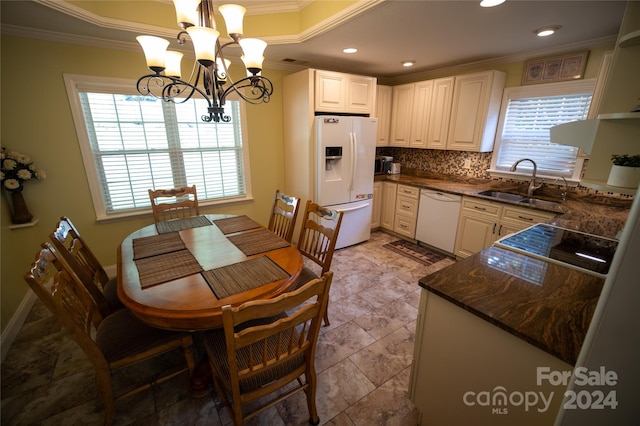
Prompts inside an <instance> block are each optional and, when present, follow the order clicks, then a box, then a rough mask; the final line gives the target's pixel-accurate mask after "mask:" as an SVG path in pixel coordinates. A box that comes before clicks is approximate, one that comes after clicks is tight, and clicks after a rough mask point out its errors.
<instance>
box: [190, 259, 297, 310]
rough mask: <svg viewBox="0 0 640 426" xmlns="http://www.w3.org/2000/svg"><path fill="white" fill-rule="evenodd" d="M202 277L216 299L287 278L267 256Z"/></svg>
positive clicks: (210, 272) (235, 264) (222, 268)
mask: <svg viewBox="0 0 640 426" xmlns="http://www.w3.org/2000/svg"><path fill="white" fill-rule="evenodd" d="M202 276H203V277H204V279H205V280H206V281H207V284H209V287H211V290H212V291H213V294H215V295H216V297H217V298H218V299H223V298H225V297H228V296H231V295H233V294H237V293H242V292H243V291H247V290H252V289H254V288H257V287H260V286H262V285H265V284H268V283H271V282H274V281H278V280H281V279H283V278H287V277H289V274H288V273H287V271H285V270H284V269H282V268H281V267H280V266H278V265H277V264H276V263H275V262H274V261H273V260H271V259H270V258H269V257H267V256H261V257H256V258H255V259H250V260H245V261H244V262H239V263H234V264H233V265H228V266H223V267H220V268H215V269H211V270H209V271H204V272H203V273H202Z"/></svg>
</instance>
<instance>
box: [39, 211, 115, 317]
mask: <svg viewBox="0 0 640 426" xmlns="http://www.w3.org/2000/svg"><path fill="white" fill-rule="evenodd" d="M49 239H50V240H51V242H52V243H53V245H54V247H55V248H56V250H57V253H58V254H59V255H61V256H62V257H63V258H64V260H65V262H66V263H67V264H68V265H69V266H70V267H71V268H72V269H73V271H74V272H75V273H76V275H78V277H79V278H80V280H81V281H82V284H84V286H85V288H86V289H87V291H88V292H89V294H90V295H91V297H93V299H94V301H95V302H96V304H97V305H98V309H100V313H101V315H102V316H103V317H107V316H108V315H110V314H111V313H113V312H115V311H117V310H118V309H122V308H123V307H124V305H123V304H122V302H121V301H120V299H118V294H117V287H118V278H117V277H113V278H109V276H108V275H107V273H106V272H105V270H104V268H103V266H102V264H101V263H100V261H99V260H98V258H97V257H96V256H95V255H94V254H93V251H91V249H90V248H89V245H88V244H87V243H86V241H85V240H84V239H83V238H82V237H81V236H80V232H79V231H78V229H77V228H76V227H75V226H74V224H73V223H72V222H71V219H69V218H68V217H66V216H62V217H61V218H60V221H59V222H58V223H57V224H56V228H55V229H54V230H53V232H52V233H51V234H49Z"/></svg>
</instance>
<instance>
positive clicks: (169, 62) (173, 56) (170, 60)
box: [164, 50, 183, 78]
mask: <svg viewBox="0 0 640 426" xmlns="http://www.w3.org/2000/svg"><path fill="white" fill-rule="evenodd" d="M182 56H183V55H182V53H180V52H176V51H175V50H167V53H166V55H165V66H166V68H165V70H164V73H165V74H166V75H167V76H169V77H175V78H180V76H181V75H182V69H181V68H180V63H181V62H182Z"/></svg>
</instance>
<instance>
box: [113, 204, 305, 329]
mask: <svg viewBox="0 0 640 426" xmlns="http://www.w3.org/2000/svg"><path fill="white" fill-rule="evenodd" d="M302 267H303V260H302V256H301V254H300V252H299V251H298V250H297V248H296V247H295V246H293V245H291V244H290V243H288V242H286V241H285V240H284V239H282V238H280V237H279V236H277V235H276V234H274V233H272V232H271V231H269V230H267V229H265V227H264V226H262V225H260V224H259V223H257V222H255V221H254V220H252V219H251V218H249V217H247V216H244V215H225V214H216V215H202V216H194V217H191V218H184V219H175V220H172V221H167V222H159V223H157V224H153V225H149V226H146V227H144V228H142V229H139V230H137V231H135V232H133V233H131V234H130V235H129V236H127V237H126V238H125V239H124V240H123V241H122V243H121V244H120V246H119V248H118V297H119V298H120V300H121V301H122V302H123V303H124V305H125V306H126V307H127V308H129V309H130V310H131V312H133V314H134V315H136V317H138V318H139V319H140V320H141V321H143V322H144V323H146V324H148V325H151V326H153V327H158V328H162V329H168V330H188V331H201V330H209V329H214V328H218V327H221V326H222V307H223V306H225V305H239V304H241V303H244V302H247V301H249V300H255V299H265V298H273V297H276V296H278V295H280V294H282V293H285V292H287V291H290V290H292V287H293V286H294V285H295V281H296V279H297V278H298V276H299V275H300V272H301V270H302Z"/></svg>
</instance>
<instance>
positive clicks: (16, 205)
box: [0, 147, 47, 224]
mask: <svg viewBox="0 0 640 426" xmlns="http://www.w3.org/2000/svg"><path fill="white" fill-rule="evenodd" d="M0 161H1V164H2V170H1V171H0V183H1V184H2V188H4V189H5V190H6V191H8V192H9V193H10V194H11V200H12V202H13V214H12V216H11V221H12V222H13V223H16V224H21V223H28V222H30V221H31V219H33V215H32V214H31V213H30V212H29V209H28V208H27V204H26V203H25V201H24V197H23V196H22V189H23V186H24V184H25V182H28V181H30V180H42V179H45V178H46V177H47V174H46V173H45V171H44V170H40V169H37V168H36V167H35V166H34V164H33V162H32V161H31V158H30V157H29V156H28V155H24V154H21V153H19V152H17V151H8V150H7V149H6V148H4V147H3V148H2V152H1V153H0Z"/></svg>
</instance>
